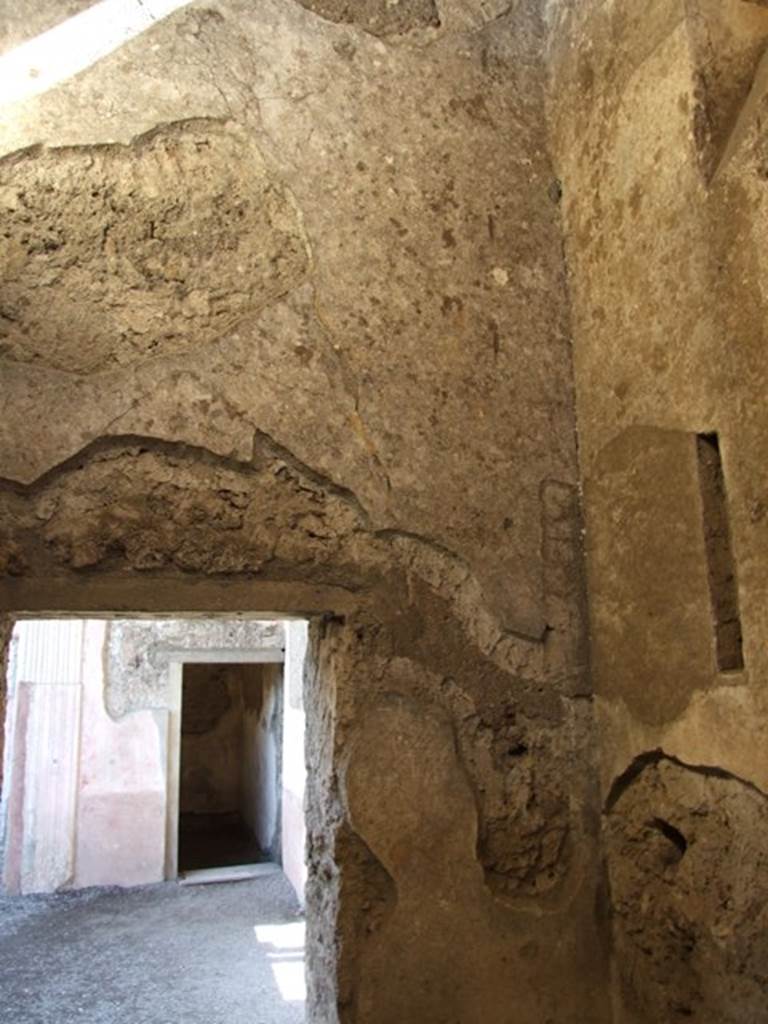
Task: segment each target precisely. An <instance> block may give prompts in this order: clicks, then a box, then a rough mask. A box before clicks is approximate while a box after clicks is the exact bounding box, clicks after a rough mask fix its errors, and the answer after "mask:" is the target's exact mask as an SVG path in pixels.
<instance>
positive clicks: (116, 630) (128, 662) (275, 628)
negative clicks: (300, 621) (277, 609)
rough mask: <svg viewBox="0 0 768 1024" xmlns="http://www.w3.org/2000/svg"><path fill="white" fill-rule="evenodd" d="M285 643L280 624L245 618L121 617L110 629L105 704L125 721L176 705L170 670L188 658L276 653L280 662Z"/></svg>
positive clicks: (112, 712)
mask: <svg viewBox="0 0 768 1024" xmlns="http://www.w3.org/2000/svg"><path fill="white" fill-rule="evenodd" d="M284 642H285V639H284V634H283V625H282V623H280V622H259V621H254V620H248V619H243V620H240V621H237V620H233V619H206V620H205V621H197V622H196V621H195V620H194V619H151V620H149V619H115V620H114V621H113V622H111V623H110V626H109V644H108V655H107V656H108V671H107V679H106V687H105V695H104V703H105V705H106V707H107V710H108V711H109V713H110V714H111V715H112V716H113V717H115V718H119V717H120V716H122V715H125V714H127V713H128V712H130V711H140V710H143V709H147V708H156V709H162V710H165V709H167V708H169V707H170V706H171V703H172V699H171V694H170V692H169V686H170V685H171V681H170V673H169V666H170V662H171V660H172V659H173V660H176V661H183V660H184V655H185V654H186V655H194V656H195V657H197V658H200V657H201V655H202V654H203V653H204V652H210V660H211V661H212V662H215V661H216V660H217V656H218V655H220V654H221V652H222V651H272V652H274V654H275V657H276V659H277V660H279V658H280V656H281V653H282V649H283V644H284Z"/></svg>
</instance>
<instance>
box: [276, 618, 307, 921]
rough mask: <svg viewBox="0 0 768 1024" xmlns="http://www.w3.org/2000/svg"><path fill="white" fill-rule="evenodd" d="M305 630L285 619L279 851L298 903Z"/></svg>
mask: <svg viewBox="0 0 768 1024" xmlns="http://www.w3.org/2000/svg"><path fill="white" fill-rule="evenodd" d="M308 632H309V631H308V627H307V623H306V622H302V621H293V622H286V623H285V663H284V665H283V738H282V755H283V760H282V794H281V800H280V819H281V820H280V830H281V835H280V852H281V860H282V865H283V871H284V872H285V874H286V876H287V877H288V879H289V881H290V883H291V885H292V886H293V887H294V889H295V890H296V895H297V896H298V897H299V899H300V900H301V902H302V903H303V902H304V886H305V884H306V881H307V865H306V858H305V855H304V851H305V847H306V841H307V835H306V825H305V820H304V818H305V815H304V799H305V792H306V788H307V768H306V753H305V734H306V712H305V710H304V672H305V667H306V663H307V642H308Z"/></svg>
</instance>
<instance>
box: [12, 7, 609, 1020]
mask: <svg viewBox="0 0 768 1024" xmlns="http://www.w3.org/2000/svg"><path fill="white" fill-rule="evenodd" d="M318 12H319V13H318ZM542 43H543V27H542V25H541V23H540V20H539V17H538V12H537V10H536V5H531V4H523V3H512V4H510V3H508V2H498V3H496V2H492V3H485V2H483V3H481V2H479V0H477V2H475V0H470V2H466V0H461V2H460V0H442V2H439V3H435V4H420V3H419V4H413V5H407V6H406V5H404V4H403V5H399V6H398V5H389V4H385V3H383V2H382V3H366V4H360V5H354V6H353V5H351V4H349V5H344V4H338V5H337V4H330V3H329V4H327V5H322V6H321V5H320V4H319V3H314V2H313V3H307V4H306V6H303V5H301V4H298V3H295V2H293V0H265V2H263V3H260V4H259V5H258V7H257V8H254V6H253V5H252V4H251V3H245V2H244V0H243V2H241V0H221V2H209V3H207V4H200V3H195V4H191V5H189V6H188V7H187V8H185V9H184V10H181V11H179V12H178V13H177V14H175V15H173V16H171V17H169V18H167V19H165V20H164V21H162V22H159V23H158V24H157V25H156V26H155V27H154V28H153V29H152V30H151V31H149V32H147V33H145V34H144V35H143V36H141V37H140V38H138V39H136V40H134V41H132V42H131V43H129V44H127V45H126V46H124V47H123V48H122V49H120V50H119V51H117V52H116V53H115V54H114V55H112V56H111V57H108V58H106V59H104V60H103V61H101V62H100V63H99V64H98V65H97V66H95V67H94V68H92V69H91V70H89V71H86V72H83V73H82V74H81V75H79V76H78V77H77V78H76V79H74V80H72V81H69V82H67V83H65V84H63V85H62V86H61V87H59V88H57V89H55V90H54V91H51V92H49V93H47V94H45V95H43V96H41V97H38V98H35V99H32V100H29V101H27V102H25V103H23V104H20V105H18V106H16V107H15V108H13V109H12V110H10V111H6V112H4V113H5V114H6V116H5V117H4V119H3V124H2V128H1V129H0V148H1V149H2V152H5V153H7V154H9V155H8V157H7V159H5V160H4V161H3V162H2V163H0V178H1V179H2V190H1V191H0V196H1V199H0V201H1V202H2V204H3V212H4V222H6V221H7V223H8V235H9V238H8V239H7V240H6V241H4V243H3V258H4V261H5V266H6V268H7V280H8V282H9V283H8V286H7V291H6V292H5V293H4V295H3V300H2V302H0V306H2V310H3V313H2V315H3V317H4V319H3V320H1V321H0V323H1V324H2V327H0V333H2V335H3V340H2V346H3V349H2V351H3V356H2V376H3V387H2V390H1V391H0V401H1V402H2V410H1V411H2V416H1V417H0V423H2V425H3V431H4V436H3V443H2V449H1V451H0V454H1V455H2V469H0V473H2V475H3V476H4V477H5V481H6V482H5V485H4V486H3V488H2V493H1V494H0V500H1V502H2V509H0V511H2V514H3V522H4V523H5V524H6V526H5V530H6V532H5V535H4V540H3V546H2V551H3V556H2V565H3V567H4V573H5V576H4V579H3V582H2V583H1V584H0V605H1V606H2V607H8V608H11V609H14V608H17V609H18V608H22V609H29V608H32V607H35V608H41V607H48V608H53V609H55V608H56V607H64V606H66V607H73V606H74V607H77V608H81V607H84V606H85V607H87V606H92V607H93V606H95V607H99V608H107V609H110V608H111V609H112V610H117V611H119V610H121V609H131V608H133V609H134V610H153V609H154V610H164V611H177V612H179V611H202V610H205V609H208V610H215V611H219V612H221V611H224V610H227V609H239V610H241V611H246V612H247V611H253V610H256V611H262V612H269V611H285V612H295V613H298V614H301V613H306V614H307V615H308V616H310V617H312V618H313V625H312V629H311V641H310V666H309V671H308V675H307V681H306V685H307V691H306V700H305V707H306V709H307V717H308V746H307V759H308V763H309V765H310V767H311V772H310V778H309V783H308V793H307V802H308V816H309V821H308V848H309V881H308V887H307V903H308V909H309V912H310V944H309V951H308V958H309V963H310V1010H309V1016H310V1020H312V1021H315V1022H318V1024H319V1022H322V1024H334V1022H335V1021H343V1022H353V1021H356V1022H359V1024H362V1022H363V1021H365V1022H366V1024H368V1022H381V1024H394V1022H395V1021H397V1022H398V1024H402V1022H404V1021H413V1022H414V1024H416V1022H419V1024H421V1022H423V1021H424V1020H431V1021H439V1020H445V1021H452V1022H453V1021H457V1020H460V1021H461V1024H474V1022H479V1021H481V1020H482V1021H483V1024H491V1022H499V1024H502V1022H505V1021H506V1020H508V1019H509V1017H510V1014H512V1013H513V1014H514V1017H515V1020H516V1021H520V1022H530V1024H534V1022H536V1024H539V1022H541V1021H542V1020H549V1021H552V1022H555V1024H576V1022H578V1024H598V1022H603V1021H605V1020H607V1015H608V1006H607V999H606V984H605V963H606V959H607V957H606V951H605V948H604V942H605V928H604V916H605V915H604V907H603V902H602V897H601V890H600V885H599V874H598V869H597V858H596V849H595V843H596V825H595V823H596V815H595V811H596V792H595V787H594V764H593V734H592V728H591V726H592V710H591V704H590V700H589V697H590V685H589V680H588V679H587V678H586V674H585V670H586V651H585V644H584V640H585V628H584V616H583V591H582V579H581V560H580V539H581V538H580V514H579V508H578V497H577V483H578V477H577V467H576V449H575V438H574V415H573V396H572V386H571V365H570V350H569V338H568V329H567V327H568V325H567V316H566V304H565V291H564V284H563V265H562V251H561V237H560V230H559V219H558V218H559V213H558V209H557V205H556V199H557V194H558V189H557V186H556V183H555V181H554V176H553V171H552V168H551V166H550V162H549V159H548V156H547V138H546V131H545V120H544V115H545V111H544V91H543V84H544V68H543V63H542V60H541V54H542ZM38 144H42V145H38ZM25 147H26V148H25ZM29 147H31V148H29ZM43 290H44V291H43ZM75 293H77V297H78V298H77V303H76V304H74V305H73V295H74V294H75ZM40 294H45V296H46V302H45V305H44V307H43V309H47V310H48V312H47V314H45V313H41V306H40V303H39V302H38V301H37V300H38V298H39V296H40ZM52 423H53V424H56V429H51V424H52ZM418 723H421V725H422V729H419V728H417V725H418ZM379 725H381V728H379ZM422 734H423V736H424V737H426V738H427V739H428V741H429V749H430V752H431V753H433V754H434V756H431V757H429V758H426V759H425V758H422V757H418V758H417V757H416V756H415V755H414V753H413V751H411V750H410V748H411V746H413V745H416V746H419V745H420V744H421V742H422ZM363 749H365V750H366V754H367V756H368V757H370V759H371V763H378V764H383V763H387V764H397V770H396V772H395V773H394V774H393V776H392V780H393V781H392V782H391V783H390V782H387V783H386V784H384V789H383V790H382V788H381V787H382V785H383V783H382V781H381V779H380V777H379V776H378V775H376V776H372V775H371V774H370V772H367V771H366V769H365V766H364V765H361V763H360V754H359V751H360V750H363ZM356 752H358V753H356ZM394 780H396V782H397V785H394ZM441 805H442V809H439V808H440V807H441ZM384 808H388V809H389V811H390V817H389V825H388V829H389V832H388V833H387V834H383V833H386V832H387V829H386V828H385V824H386V819H385V818H384V817H383V809H384ZM422 814H423V815H424V819H423V820H424V825H423V827H419V826H418V825H416V824H414V822H413V820H412V819H413V818H414V817H419V816H420V815H422ZM427 826H428V829H427ZM395 835H402V836H403V837H404V841H403V844H402V847H401V848H395V849H393V846H392V837H393V836H395ZM428 836H431V840H429V841H431V842H432V843H433V845H435V844H436V845H439V846H442V847H444V849H445V850H446V851H451V853H455V854H456V856H457V857H459V863H458V865H457V866H454V865H453V864H452V861H451V858H444V859H440V860H438V862H437V863H436V865H435V869H434V872H433V874H432V875H428V874H427V873H426V872H425V871H424V863H423V847H424V845H425V843H426V842H427V841H428ZM457 879H458V880H460V881H461V882H462V884H456V880H457ZM401 901H402V902H401ZM440 901H442V902H440ZM404 906H407V907H408V908H409V909H410V912H411V915H410V916H409V915H407V914H404V913H403V912H402V908H403V907H404ZM414 914H415V915H423V920H424V922H425V927H424V929H423V930H422V931H421V932H420V936H421V938H422V940H423V941H421V942H420V943H414V942H413V941H412V939H411V937H410V929H411V926H412V915H414ZM427 923H430V924H431V925H432V927H427V926H426V925H427ZM405 948H407V949H408V951H409V957H408V963H407V965H403V961H402V959H401V951H402V950H403V949H405ZM459 948H464V949H466V950H471V951H472V953H471V955H469V956H467V957H466V958H464V959H461V960H459V959H458V958H457V951H458V949H459ZM446 965H448V968H449V969H447V968H446ZM446 977H448V978H449V979H451V980H450V981H449V983H447V984H446ZM396 979H397V980H402V981H403V983H405V984H406V985H407V988H406V989H403V988H402V987H401V985H399V984H395V980H396ZM409 993H410V997H411V1001H410V1002H408V995H409Z"/></svg>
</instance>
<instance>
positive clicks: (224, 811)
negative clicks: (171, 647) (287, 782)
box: [178, 662, 283, 881]
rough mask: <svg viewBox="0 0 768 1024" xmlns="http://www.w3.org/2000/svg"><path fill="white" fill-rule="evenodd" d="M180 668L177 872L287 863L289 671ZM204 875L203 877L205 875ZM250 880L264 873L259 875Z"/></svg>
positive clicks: (187, 874) (193, 874) (190, 876)
mask: <svg viewBox="0 0 768 1024" xmlns="http://www.w3.org/2000/svg"><path fill="white" fill-rule="evenodd" d="M282 668H283V667H282V665H278V664H248V663H240V664H238V663H231V662H230V663H223V664H221V663H219V664H216V663H199V664H195V663H187V664H184V665H183V666H182V682H181V715H180V728H181V737H180V768H179V820H178V871H179V875H180V877H181V878H182V879H185V880H187V881H190V880H195V878H198V879H199V880H201V881H202V880H204V879H206V878H209V877H211V875H210V872H211V871H213V870H214V869H219V877H227V872H226V871H224V872H222V871H221V870H220V869H227V868H233V867H238V868H240V869H241V872H240V873H241V874H242V873H244V872H247V871H248V869H255V868H256V866H257V865H259V864H264V863H272V864H275V865H278V864H280V863H281V814H280V804H281V789H282V771H281V762H282V756H281V754H282V730H283V672H282ZM201 872H203V874H200V873H201ZM252 873H258V872H257V871H253V870H252Z"/></svg>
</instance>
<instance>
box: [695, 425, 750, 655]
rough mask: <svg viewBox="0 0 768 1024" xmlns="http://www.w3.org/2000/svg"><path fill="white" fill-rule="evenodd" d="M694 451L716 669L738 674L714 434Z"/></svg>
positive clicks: (734, 592) (735, 611) (730, 565)
mask: <svg viewBox="0 0 768 1024" xmlns="http://www.w3.org/2000/svg"><path fill="white" fill-rule="evenodd" d="M696 452H697V459H698V467H699V487H700V490H701V501H702V512H703V526H704V543H705V548H706V554H707V574H708V579H709V596H710V603H711V607H712V618H713V625H714V633H715V648H716V655H717V667H718V669H719V671H720V672H740V671H741V670H742V669H743V668H744V652H743V642H742V628H741V614H740V611H739V594H738V587H737V582H736V567H735V563H734V557H733V548H732V544H731V531H730V524H729V518H728V502H727V496H726V490H725V475H724V472H723V461H722V457H721V453H720V441H719V438H718V436H717V434H699V435H698V436H697V439H696Z"/></svg>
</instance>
